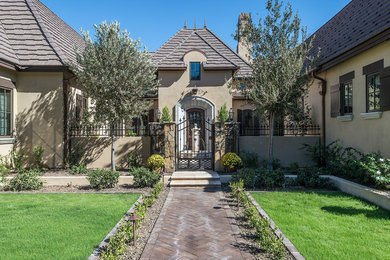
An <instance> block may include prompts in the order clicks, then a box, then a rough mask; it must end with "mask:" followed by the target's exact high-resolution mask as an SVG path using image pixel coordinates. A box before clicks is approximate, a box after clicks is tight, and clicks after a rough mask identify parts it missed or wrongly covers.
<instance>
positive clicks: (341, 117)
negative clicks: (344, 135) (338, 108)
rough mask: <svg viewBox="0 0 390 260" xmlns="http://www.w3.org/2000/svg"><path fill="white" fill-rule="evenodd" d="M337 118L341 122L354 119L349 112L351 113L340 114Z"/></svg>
mask: <svg viewBox="0 0 390 260" xmlns="http://www.w3.org/2000/svg"><path fill="white" fill-rule="evenodd" d="M337 120H339V121H340V122H348V121H352V120H353V115H352V114H349V115H343V116H338V117H337Z"/></svg>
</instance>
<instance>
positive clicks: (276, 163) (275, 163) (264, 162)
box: [260, 158, 282, 170]
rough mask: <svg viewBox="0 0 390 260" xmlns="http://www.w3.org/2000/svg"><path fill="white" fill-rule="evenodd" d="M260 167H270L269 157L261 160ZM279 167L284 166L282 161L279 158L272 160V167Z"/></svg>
mask: <svg viewBox="0 0 390 260" xmlns="http://www.w3.org/2000/svg"><path fill="white" fill-rule="evenodd" d="M260 167H262V168H268V160H267V159H263V160H261V162H260ZM279 168H282V163H281V162H280V160H279V159H278V158H275V159H273V161H272V169H274V170H276V169H279Z"/></svg>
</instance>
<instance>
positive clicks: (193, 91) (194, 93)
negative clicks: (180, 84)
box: [191, 86, 198, 95]
mask: <svg viewBox="0 0 390 260" xmlns="http://www.w3.org/2000/svg"><path fill="white" fill-rule="evenodd" d="M191 92H192V95H196V94H198V87H197V86H195V87H194V88H193V89H192V90H191Z"/></svg>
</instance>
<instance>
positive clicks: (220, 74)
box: [158, 51, 232, 119]
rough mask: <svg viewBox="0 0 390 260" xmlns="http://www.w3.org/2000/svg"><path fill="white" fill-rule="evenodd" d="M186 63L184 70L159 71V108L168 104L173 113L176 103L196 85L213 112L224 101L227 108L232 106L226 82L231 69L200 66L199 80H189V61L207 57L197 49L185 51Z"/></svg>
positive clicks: (197, 60)
mask: <svg viewBox="0 0 390 260" xmlns="http://www.w3.org/2000/svg"><path fill="white" fill-rule="evenodd" d="M183 60H184V62H185V63H186V64H187V69H186V70H185V71H159V73H158V76H159V79H160V87H159V90H158V95H159V104H158V106H159V109H160V110H161V111H162V109H163V107H164V106H168V108H169V109H170V111H171V114H172V115H173V119H174V118H175V115H174V110H175V109H174V108H175V106H176V104H177V103H178V102H179V101H180V100H181V99H183V98H185V97H188V96H191V95H192V94H191V90H192V89H193V88H194V87H195V86H196V87H198V93H197V95H196V96H200V97H203V98H206V99H208V100H209V101H210V102H211V103H213V104H214V106H215V112H216V113H215V114H217V111H218V110H219V109H220V108H221V107H222V106H223V104H224V103H226V106H227V108H228V109H230V108H231V107H232V95H231V94H230V91H229V88H228V83H227V82H229V81H230V80H231V78H232V71H226V70H224V71H207V70H206V71H205V70H203V66H201V80H192V81H191V80H190V67H189V66H190V62H201V63H202V62H204V61H206V60H207V58H206V57H205V56H204V55H203V54H202V53H201V52H198V51H191V52H189V53H187V54H186V55H185V56H184V58H183Z"/></svg>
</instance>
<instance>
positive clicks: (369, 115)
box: [360, 111, 383, 120]
mask: <svg viewBox="0 0 390 260" xmlns="http://www.w3.org/2000/svg"><path fill="white" fill-rule="evenodd" d="M382 113H383V112H380V111H377V112H368V113H361V114H360V116H361V117H362V118H363V119H364V120H369V119H379V118H382Z"/></svg>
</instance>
